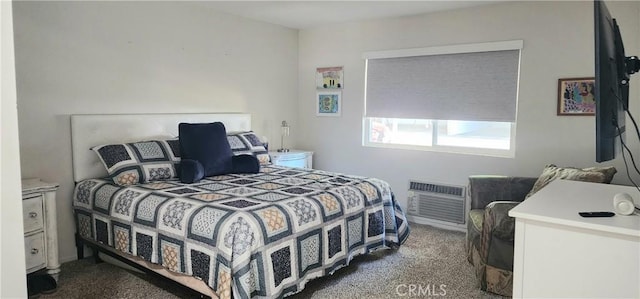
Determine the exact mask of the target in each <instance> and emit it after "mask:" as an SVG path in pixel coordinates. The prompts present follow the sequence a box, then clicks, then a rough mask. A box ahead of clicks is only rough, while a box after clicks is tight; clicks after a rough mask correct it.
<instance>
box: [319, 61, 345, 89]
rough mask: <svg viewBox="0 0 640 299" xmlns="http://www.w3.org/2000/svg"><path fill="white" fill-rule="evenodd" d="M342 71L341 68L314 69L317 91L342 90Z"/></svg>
mask: <svg viewBox="0 0 640 299" xmlns="http://www.w3.org/2000/svg"><path fill="white" fill-rule="evenodd" d="M343 77H344V71H343V69H342V67H341V66H331V67H319V68H316V88H317V89H342V88H343V87H344V80H343Z"/></svg>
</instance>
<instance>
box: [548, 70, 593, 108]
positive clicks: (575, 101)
mask: <svg viewBox="0 0 640 299" xmlns="http://www.w3.org/2000/svg"><path fill="white" fill-rule="evenodd" d="M595 82H596V81H595V78H594V77H581V78H561V79H558V111H557V114H558V115H570V116H583V115H595V112H596V98H595V94H594V93H595Z"/></svg>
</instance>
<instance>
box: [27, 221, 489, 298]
mask: <svg viewBox="0 0 640 299" xmlns="http://www.w3.org/2000/svg"><path fill="white" fill-rule="evenodd" d="M464 238H465V235H464V233H460V232H452V231H447V230H441V229H437V228H433V227H430V226H425V225H418V224H412V225H411V234H410V236H409V239H408V240H407V242H406V243H405V244H404V245H402V246H400V248H399V249H397V250H380V251H377V252H374V253H372V254H370V255H366V256H358V257H356V258H355V259H354V260H353V261H352V262H351V264H350V265H349V266H348V267H346V268H342V269H340V270H338V271H336V272H335V273H334V274H333V275H331V276H328V277H323V278H319V279H316V280H312V281H311V282H309V283H308V284H307V286H306V287H305V289H304V290H303V291H302V292H300V293H298V294H296V295H294V296H291V297H289V298H292V299H303V298H402V297H405V298H420V297H422V298H427V297H445V298H500V297H499V296H495V295H492V294H490V293H486V292H483V291H481V290H479V289H478V288H477V287H476V286H475V277H474V273H473V268H472V266H471V265H470V264H469V263H468V262H467V259H466V255H465V250H464ZM411 289H414V293H410V290H411ZM420 292H421V293H420ZM428 295H431V296H428ZM198 297H199V295H198V294H196V293H194V292H192V291H190V290H189V289H187V288H184V287H181V286H179V285H177V284H174V283H167V282H166V281H164V280H160V279H157V278H155V277H152V276H149V275H145V274H139V273H135V272H130V271H127V270H124V269H122V268H119V267H116V266H113V265H111V264H109V263H100V264H95V263H93V259H91V258H88V259H84V260H81V261H73V262H69V263H65V264H63V265H62V273H61V275H60V281H59V286H58V291H57V292H56V293H54V294H50V295H42V296H41V297H40V298H43V299H52V298H65V299H66V298H198Z"/></svg>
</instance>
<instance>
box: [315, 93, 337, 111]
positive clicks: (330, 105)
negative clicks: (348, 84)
mask: <svg viewBox="0 0 640 299" xmlns="http://www.w3.org/2000/svg"><path fill="white" fill-rule="evenodd" d="M315 105H316V116H340V114H341V113H342V92H341V91H318V92H317V93H316V100H315Z"/></svg>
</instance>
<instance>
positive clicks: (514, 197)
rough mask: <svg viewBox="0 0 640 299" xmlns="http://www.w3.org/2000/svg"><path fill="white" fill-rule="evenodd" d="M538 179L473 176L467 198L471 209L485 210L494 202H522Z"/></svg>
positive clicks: (470, 178)
mask: <svg viewBox="0 0 640 299" xmlns="http://www.w3.org/2000/svg"><path fill="white" fill-rule="evenodd" d="M537 179H538V178H531V177H513V176H494V175H492V176H488V175H472V176H470V177H469V188H467V197H468V200H469V201H470V203H471V209H484V207H486V206H487V205H488V204H489V203H490V202H494V201H517V202H521V201H523V200H524V198H525V196H526V195H527V193H529V191H531V188H533V184H534V183H535V182H536V180H537Z"/></svg>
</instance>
